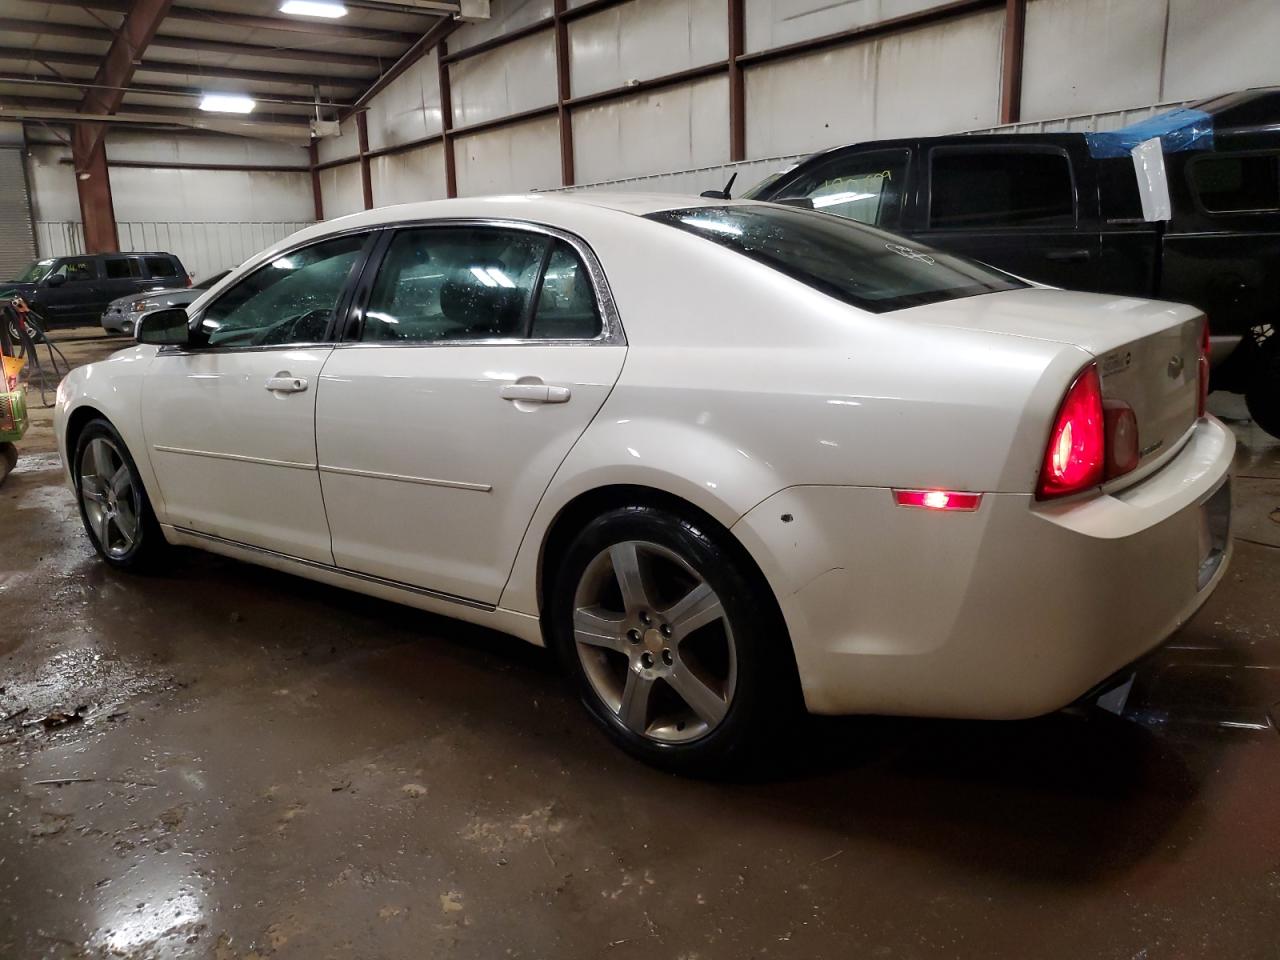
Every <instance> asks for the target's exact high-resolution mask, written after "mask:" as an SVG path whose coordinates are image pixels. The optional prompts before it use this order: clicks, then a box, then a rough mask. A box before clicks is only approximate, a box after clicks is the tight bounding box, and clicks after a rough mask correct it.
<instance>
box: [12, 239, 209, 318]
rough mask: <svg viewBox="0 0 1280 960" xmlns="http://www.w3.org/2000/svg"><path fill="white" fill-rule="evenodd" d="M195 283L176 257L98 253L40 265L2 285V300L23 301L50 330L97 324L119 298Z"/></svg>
mask: <svg viewBox="0 0 1280 960" xmlns="http://www.w3.org/2000/svg"><path fill="white" fill-rule="evenodd" d="M190 283H191V277H190V276H189V275H188V274H187V270H186V268H185V267H184V266H183V265H182V261H181V260H179V259H178V258H177V257H175V256H174V255H173V254H172V253H95V254H83V255H79V256H70V257H50V258H48V259H46V260H37V261H36V262H35V263H33V264H31V266H29V267H28V268H27V269H26V270H24V271H23V272H22V274H21V275H20V276H19V277H17V278H16V279H14V280H0V298H3V297H9V296H20V297H22V299H24V300H26V301H27V304H28V305H29V306H30V307H31V309H32V310H33V311H34V312H35V314H36V316H37V317H38V318H39V319H40V321H41V322H42V323H43V324H44V325H45V326H71V325H75V324H81V323H92V324H95V325H96V324H97V323H98V318H99V317H101V316H102V311H103V310H105V309H106V307H107V304H109V303H110V302H111V301H112V300H115V299H116V298H118V297H125V296H130V295H132V294H135V293H146V292H148V291H151V290H164V289H170V288H172V287H184V286H187V285H188V284H190Z"/></svg>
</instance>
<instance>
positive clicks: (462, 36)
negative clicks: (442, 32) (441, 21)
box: [449, 0, 573, 52]
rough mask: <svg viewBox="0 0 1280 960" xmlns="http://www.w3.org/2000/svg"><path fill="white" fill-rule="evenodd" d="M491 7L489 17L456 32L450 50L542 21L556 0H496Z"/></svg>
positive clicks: (450, 40)
mask: <svg viewBox="0 0 1280 960" xmlns="http://www.w3.org/2000/svg"><path fill="white" fill-rule="evenodd" d="M572 5H573V4H570V6H572ZM490 10H491V14H492V15H491V16H490V18H489V19H488V20H484V21H481V22H479V23H464V24H463V25H462V26H461V27H459V28H458V29H457V31H455V32H454V34H453V36H451V37H450V38H449V50H450V52H456V51H458V50H465V49H466V48H467V47H471V46H475V45H476V44H477V43H483V42H484V41H486V40H492V39H493V38H494V37H498V36H502V35H503V34H507V33H510V32H511V31H513V30H519V29H521V28H522V27H527V26H529V25H530V24H532V23H537V22H538V21H539V20H546V19H547V18H548V17H550V16H551V14H552V12H553V4H552V0H492V3H491V4H490Z"/></svg>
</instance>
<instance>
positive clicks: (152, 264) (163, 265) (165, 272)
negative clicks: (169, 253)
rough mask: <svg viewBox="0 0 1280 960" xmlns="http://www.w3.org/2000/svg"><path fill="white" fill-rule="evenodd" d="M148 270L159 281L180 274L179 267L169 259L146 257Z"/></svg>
mask: <svg viewBox="0 0 1280 960" xmlns="http://www.w3.org/2000/svg"><path fill="white" fill-rule="evenodd" d="M145 259H146V261H147V270H148V271H150V273H151V276H152V277H154V278H155V279H157V280H167V279H168V278H170V277H176V276H178V274H179V271H178V265H177V264H176V263H174V262H173V260H171V259H170V258H169V257H146V258H145Z"/></svg>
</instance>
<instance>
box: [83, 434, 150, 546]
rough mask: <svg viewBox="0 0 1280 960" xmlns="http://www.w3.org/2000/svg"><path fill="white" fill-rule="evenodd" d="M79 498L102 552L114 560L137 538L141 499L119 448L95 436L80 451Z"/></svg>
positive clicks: (104, 438) (131, 473) (135, 541)
mask: <svg viewBox="0 0 1280 960" xmlns="http://www.w3.org/2000/svg"><path fill="white" fill-rule="evenodd" d="M80 499H81V501H82V502H83V503H84V515H85V516H86V517H87V518H88V519H89V527H90V528H91V529H92V530H93V535H94V537H96V538H97V540H98V544H99V546H101V547H102V551H103V553H105V554H107V555H108V556H109V557H113V558H115V559H117V560H119V559H120V558H122V557H123V556H124V555H125V554H127V553H128V552H129V551H130V550H132V549H133V545H134V544H135V543H137V541H138V532H139V530H140V525H141V520H140V518H141V516H142V502H141V497H140V496H139V494H138V488H137V485H136V482H135V480H134V478H133V471H131V470H130V469H129V464H128V463H127V462H126V461H125V459H124V455H123V454H122V453H121V452H120V449H119V448H118V447H117V446H116V445H115V444H114V443H113V442H112V441H111V440H109V439H107V438H106V437H94V438H93V439H92V440H90V441H89V442H88V443H87V444H85V448H84V452H83V453H81V455H80Z"/></svg>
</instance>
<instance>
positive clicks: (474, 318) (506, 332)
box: [361, 227, 571, 343]
mask: <svg viewBox="0 0 1280 960" xmlns="http://www.w3.org/2000/svg"><path fill="white" fill-rule="evenodd" d="M549 243H550V240H549V238H547V237H545V236H542V235H541V234H536V233H529V232H525V231H521V230H504V229H497V228H492V227H421V228H416V229H410V230H401V231H400V232H399V233H397V234H396V236H395V239H394V240H392V242H391V246H390V247H389V248H388V249H387V254H386V258H385V259H384V260H383V263H382V266H381V268H380V269H379V270H378V278H377V280H376V281H375V283H374V286H373V292H372V293H371V294H370V295H369V304H368V306H367V307H366V309H365V314H364V328H363V330H362V332H361V339H362V340H365V341H391V342H398V341H410V342H417V343H423V342H426V343H430V342H438V341H446V340H491V339H501V340H506V339H513V338H522V337H524V336H525V331H526V328H527V326H528V317H529V304H530V300H531V299H532V294H533V291H534V288H535V286H536V284H537V280H538V275H539V272H540V271H541V269H542V265H543V261H544V259H545V256H546V253H547V250H548V244H549ZM553 259H554V258H553ZM547 282H548V283H550V282H551V281H550V280H548V281H547ZM566 282H567V283H568V284H569V285H571V280H570V279H569V278H567V277H566ZM564 289H565V290H566V291H567V290H568V289H569V288H568V286H566V287H565V288H564ZM544 290H545V287H544ZM565 295H566V296H571V294H565ZM556 296H559V294H552V295H551V297H552V298H554V297H556ZM548 310H550V307H548Z"/></svg>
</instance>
